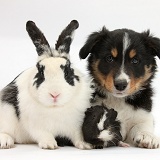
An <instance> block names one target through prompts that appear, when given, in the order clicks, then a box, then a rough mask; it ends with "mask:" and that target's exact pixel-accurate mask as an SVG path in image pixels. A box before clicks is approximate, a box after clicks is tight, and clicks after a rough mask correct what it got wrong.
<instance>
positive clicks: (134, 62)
mask: <svg viewBox="0 0 160 160" xmlns="http://www.w3.org/2000/svg"><path fill="white" fill-rule="evenodd" d="M131 63H132V64H138V63H139V59H138V58H132V60H131Z"/></svg>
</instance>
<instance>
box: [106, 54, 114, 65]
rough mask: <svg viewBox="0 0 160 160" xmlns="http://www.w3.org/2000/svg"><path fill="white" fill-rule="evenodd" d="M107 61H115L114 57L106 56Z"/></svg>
mask: <svg viewBox="0 0 160 160" xmlns="http://www.w3.org/2000/svg"><path fill="white" fill-rule="evenodd" d="M106 61H107V62H109V63H112V62H113V61H114V59H113V57H112V56H111V55H110V56H107V57H106Z"/></svg>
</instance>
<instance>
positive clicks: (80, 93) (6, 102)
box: [0, 20, 92, 149]
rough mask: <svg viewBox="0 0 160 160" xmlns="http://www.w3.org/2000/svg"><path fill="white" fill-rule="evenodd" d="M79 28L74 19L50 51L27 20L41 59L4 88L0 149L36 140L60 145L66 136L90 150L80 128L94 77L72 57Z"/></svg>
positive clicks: (0, 97) (44, 144) (49, 146)
mask: <svg viewBox="0 0 160 160" xmlns="http://www.w3.org/2000/svg"><path fill="white" fill-rule="evenodd" d="M78 26H79V24H78V22H77V21H76V20H73V21H71V22H70V24H69V25H68V26H67V27H66V28H65V29H64V30H63V31H62V33H61V34H60V36H59V38H58V41H57V43H56V45H55V49H51V48H50V46H49V43H48V42H47V40H46V38H45V36H44V35H43V33H42V32H41V31H40V30H39V29H38V28H37V26H36V24H35V23H34V22H32V21H28V22H27V23H26V30H27V32H28V34H29V36H30V38H31V39H32V41H33V43H34V45H35V47H36V50H37V53H38V61H37V64H36V66H34V67H32V68H30V69H27V70H25V71H24V72H22V73H21V74H20V75H19V76H17V77H16V78H15V79H14V80H13V81H12V82H11V83H10V84H8V85H7V86H6V87H5V88H4V89H3V90H2V91H1V92H0V148H11V147H13V146H14V143H33V142H34V143H37V144H38V145H39V147H40V148H43V149H56V148H57V147H58V145H57V142H56V140H55V137H57V136H60V137H61V136H62V137H67V138H68V139H70V140H71V141H72V143H73V145H74V146H75V147H77V148H79V149H90V148H91V146H90V145H89V144H87V143H85V142H84V140H83V135H82V130H81V127H82V123H83V118H84V112H85V111H86V108H87V107H89V106H90V102H89V100H90V97H91V94H92V89H91V88H90V80H89V79H88V78H86V77H85V76H84V75H83V74H82V73H81V72H80V71H79V70H77V69H76V68H73V66H72V64H71V62H70V60H69V50H70V44H71V42H72V39H73V32H74V31H75V30H76V29H77V28H78Z"/></svg>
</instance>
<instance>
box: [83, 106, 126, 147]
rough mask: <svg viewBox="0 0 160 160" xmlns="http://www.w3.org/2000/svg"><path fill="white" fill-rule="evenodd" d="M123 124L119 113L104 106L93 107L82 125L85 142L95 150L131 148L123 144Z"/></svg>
mask: <svg viewBox="0 0 160 160" xmlns="http://www.w3.org/2000/svg"><path fill="white" fill-rule="evenodd" d="M120 130H121V123H120V121H119V120H117V112H116V111H115V110H114V109H108V108H107V107H105V106H104V104H102V105H96V106H92V107H91V108H88V109H87V111H86V112H85V118H84V122H83V125H82V132H83V137H84V140H85V141H86V142H87V143H90V144H92V145H93V148H95V149H102V148H104V147H110V146H122V147H129V145H128V144H127V143H125V142H122V136H121V133H120Z"/></svg>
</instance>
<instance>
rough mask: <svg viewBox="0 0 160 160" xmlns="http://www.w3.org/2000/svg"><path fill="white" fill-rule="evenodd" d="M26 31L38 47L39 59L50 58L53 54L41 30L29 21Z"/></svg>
mask: <svg viewBox="0 0 160 160" xmlns="http://www.w3.org/2000/svg"><path fill="white" fill-rule="evenodd" d="M26 30H27V32H28V34H29V36H30V38H31V40H32V42H33V44H34V45H35V47H36V50H37V53H38V56H39V57H42V56H43V57H50V56H52V52H51V49H50V46H49V43H48V41H47V40H46V38H45V36H44V34H43V33H42V32H41V31H40V30H39V28H38V27H37V26H36V24H35V23H34V22H33V21H28V22H27V23H26Z"/></svg>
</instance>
